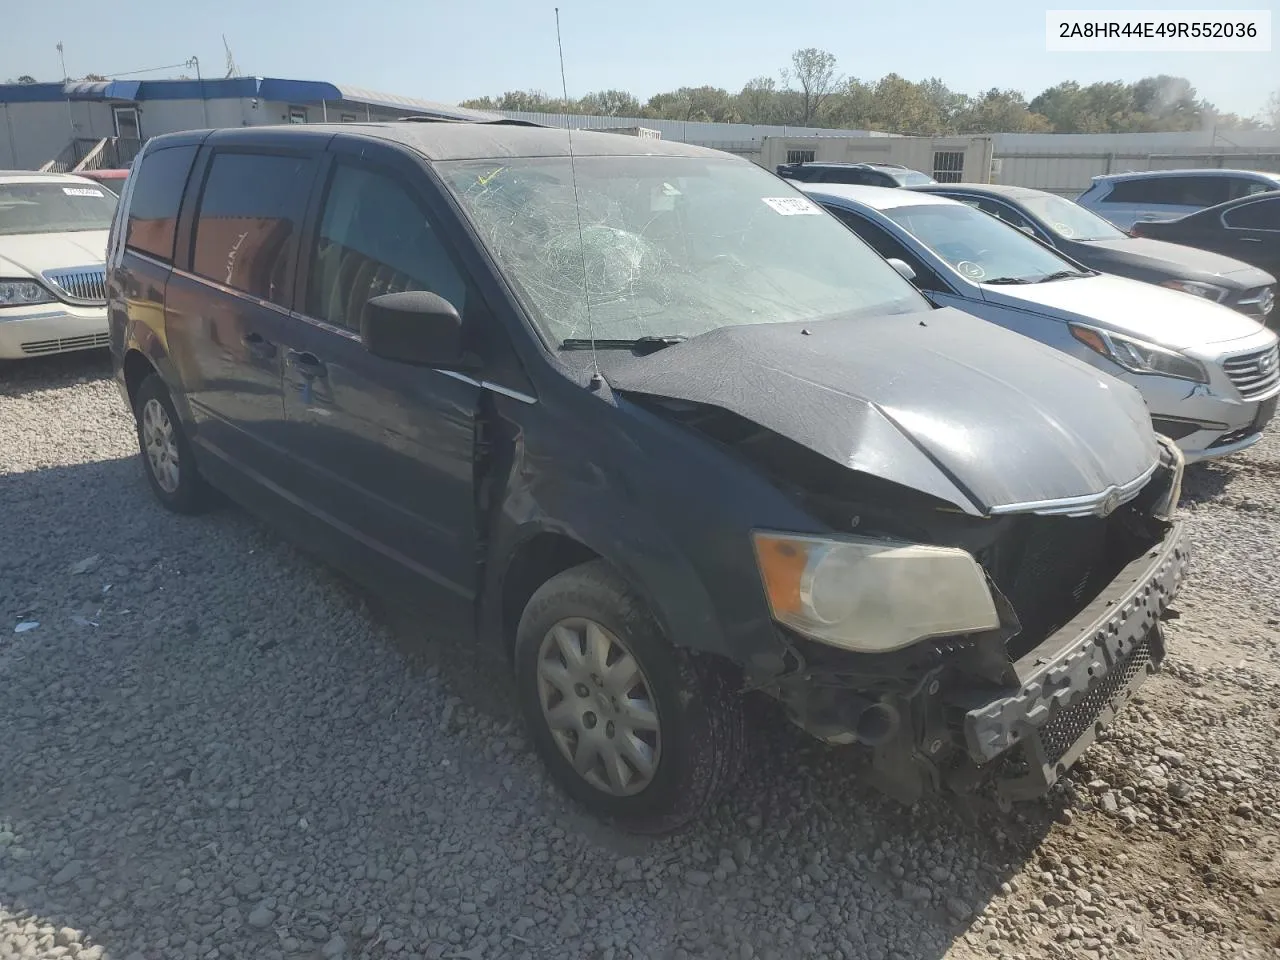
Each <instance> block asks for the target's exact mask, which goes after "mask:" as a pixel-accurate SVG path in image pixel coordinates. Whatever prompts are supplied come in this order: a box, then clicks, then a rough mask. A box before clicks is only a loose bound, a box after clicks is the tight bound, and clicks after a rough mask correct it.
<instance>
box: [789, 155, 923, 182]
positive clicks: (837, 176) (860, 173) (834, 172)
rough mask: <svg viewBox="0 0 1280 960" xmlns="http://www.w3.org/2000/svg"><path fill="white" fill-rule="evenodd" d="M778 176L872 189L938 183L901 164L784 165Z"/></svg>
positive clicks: (810, 163) (800, 180)
mask: <svg viewBox="0 0 1280 960" xmlns="http://www.w3.org/2000/svg"><path fill="white" fill-rule="evenodd" d="M777 172H778V176H780V177H782V178H783V179H784V180H793V181H795V182H797V183H858V184H862V185H864V186H868V187H909V186H912V185H914V184H917V183H936V182H937V181H935V180H934V179H933V177H931V176H929V175H928V174H925V173H921V172H920V171H919V170H912V169H911V168H909V167H904V166H903V165H902V164H900V163H815V162H812V161H810V162H808V163H783V164H779V165H778V171H777Z"/></svg>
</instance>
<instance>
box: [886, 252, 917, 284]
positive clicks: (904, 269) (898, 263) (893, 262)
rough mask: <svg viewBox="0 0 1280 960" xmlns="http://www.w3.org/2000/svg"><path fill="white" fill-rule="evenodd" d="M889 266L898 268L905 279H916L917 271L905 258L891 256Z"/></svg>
mask: <svg viewBox="0 0 1280 960" xmlns="http://www.w3.org/2000/svg"><path fill="white" fill-rule="evenodd" d="M889 266H891V267H893V269H895V270H897V271H898V273H899V274H900V275H901V276H902V279H903V280H912V281H914V280H915V278H916V272H915V271H914V270H913V269H911V264H909V263H907V261H905V260H899V259H898V258H897V257H890V258H889Z"/></svg>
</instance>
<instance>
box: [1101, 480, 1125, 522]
mask: <svg viewBox="0 0 1280 960" xmlns="http://www.w3.org/2000/svg"><path fill="white" fill-rule="evenodd" d="M1118 506H1120V491H1119V490H1116V489H1115V488H1114V487H1113V488H1112V489H1111V490H1109V491H1108V492H1107V495H1106V496H1105V497H1103V499H1102V502H1101V503H1099V504H1098V516H1100V517H1109V516H1111V514H1113V513H1115V512H1116V507H1118Z"/></svg>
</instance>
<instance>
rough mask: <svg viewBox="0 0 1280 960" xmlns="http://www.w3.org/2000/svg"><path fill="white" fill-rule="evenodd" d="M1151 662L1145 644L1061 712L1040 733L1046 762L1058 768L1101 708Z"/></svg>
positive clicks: (1147, 643) (1149, 652) (1148, 645)
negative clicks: (1059, 762) (1059, 761)
mask: <svg viewBox="0 0 1280 960" xmlns="http://www.w3.org/2000/svg"><path fill="white" fill-rule="evenodd" d="M1150 662H1151V646H1150V643H1149V641H1147V640H1143V641H1142V642H1141V643H1140V644H1138V645H1137V646H1136V647H1134V648H1133V651H1132V652H1131V653H1130V654H1129V658H1128V659H1127V660H1124V661H1123V662H1121V663H1120V664H1118V665H1117V666H1115V667H1113V668H1112V669H1111V670H1109V671H1108V672H1107V674H1106V676H1104V677H1103V678H1102V682H1101V683H1099V684H1098V685H1097V686H1096V687H1094V688H1093V689H1092V690H1090V691H1089V692H1088V693H1087V694H1085V695H1084V697H1083V698H1081V699H1080V700H1077V701H1076V702H1075V703H1073V704H1071V706H1069V707H1066V708H1065V709H1063V710H1059V711H1058V712H1057V713H1056V714H1055V715H1054V717H1053V719H1052V720H1050V721H1049V722H1048V723H1046V724H1045V725H1044V726H1043V727H1041V728H1040V729H1039V731H1038V733H1039V736H1040V742H1041V744H1042V745H1043V746H1044V754H1045V759H1046V760H1047V761H1048V762H1049V763H1050V764H1055V763H1057V762H1058V760H1059V759H1060V758H1061V757H1062V755H1063V754H1064V753H1066V752H1067V751H1068V750H1070V749H1071V747H1072V745H1073V744H1075V742H1076V741H1077V740H1079V739H1080V738H1081V737H1082V736H1084V735H1085V733H1086V732H1087V731H1088V730H1089V728H1090V727H1091V726H1093V723H1094V721H1095V720H1097V719H1098V714H1099V713H1101V712H1102V708H1103V707H1105V706H1106V705H1107V701H1109V700H1110V699H1111V698H1112V697H1114V696H1115V695H1116V694H1117V693H1119V692H1120V691H1121V690H1123V689H1124V688H1125V687H1127V686H1128V685H1129V682H1130V681H1131V680H1133V678H1134V677H1136V676H1137V675H1138V674H1139V673H1142V672H1143V671H1144V670H1146V668H1147V664H1148V663H1150Z"/></svg>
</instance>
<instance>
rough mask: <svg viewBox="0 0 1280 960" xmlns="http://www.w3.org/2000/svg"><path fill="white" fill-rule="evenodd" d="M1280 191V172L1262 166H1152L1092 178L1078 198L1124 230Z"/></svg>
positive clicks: (1081, 202) (1080, 202)
mask: <svg viewBox="0 0 1280 960" xmlns="http://www.w3.org/2000/svg"><path fill="white" fill-rule="evenodd" d="M1268 190H1280V174H1277V173H1266V172H1263V171H1259V170H1218V169H1209V170H1148V171H1147V172H1145V173H1112V174H1105V175H1103V176H1097V177H1094V178H1093V183H1092V184H1091V185H1090V186H1089V189H1088V190H1086V191H1085V192H1084V193H1082V194H1080V196H1078V197H1077V198H1076V201H1077V202H1078V203H1079V204H1080V205H1081V206H1083V207H1088V208H1089V209H1090V210H1092V211H1093V212H1094V213H1096V214H1098V215H1099V216H1100V217H1104V218H1105V219H1107V220H1110V221H1111V222H1112V223H1114V224H1115V225H1116V226H1117V227H1119V228H1120V229H1121V230H1128V229H1129V228H1130V227H1132V226H1133V225H1134V224H1135V223H1137V222H1138V221H1139V220H1172V219H1174V218H1175V217H1182V216H1186V215H1187V214H1189V213H1195V212H1196V211H1197V210H1203V209H1204V208H1205V207H1216V206H1217V205H1218V204H1220V203H1226V202H1227V201H1228V200H1235V199H1238V198H1240V197H1247V196H1251V195H1252V194H1255V193H1265V192H1266V191H1268Z"/></svg>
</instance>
